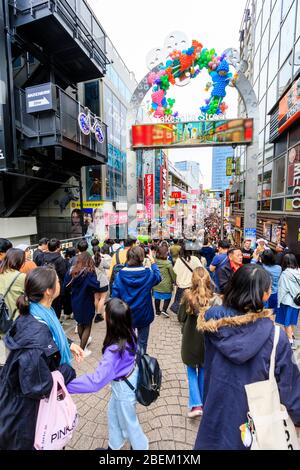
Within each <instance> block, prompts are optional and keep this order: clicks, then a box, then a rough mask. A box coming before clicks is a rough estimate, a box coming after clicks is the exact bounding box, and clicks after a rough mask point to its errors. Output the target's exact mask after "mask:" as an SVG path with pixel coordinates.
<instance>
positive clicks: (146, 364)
mask: <svg viewBox="0 0 300 470" xmlns="http://www.w3.org/2000/svg"><path fill="white" fill-rule="evenodd" d="M138 367H139V373H138V379H137V386H136V388H134V386H133V385H132V384H131V383H130V382H129V380H128V379H126V378H124V380H125V382H126V384H127V385H128V387H130V388H131V390H134V391H135V395H136V399H137V401H138V402H139V403H140V404H141V405H144V406H149V405H151V403H153V402H154V401H155V400H157V398H158V397H159V394H160V387H161V380H162V372H161V369H160V367H159V364H158V362H157V359H155V357H151V356H149V355H148V354H141V355H140V356H139V359H138Z"/></svg>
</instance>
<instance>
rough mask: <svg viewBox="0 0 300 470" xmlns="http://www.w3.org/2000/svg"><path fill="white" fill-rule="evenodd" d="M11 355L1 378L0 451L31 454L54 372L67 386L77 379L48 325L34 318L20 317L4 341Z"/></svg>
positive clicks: (29, 316) (30, 316)
mask: <svg viewBox="0 0 300 470" xmlns="http://www.w3.org/2000/svg"><path fill="white" fill-rule="evenodd" d="M4 342H5V346H6V348H7V349H8V350H9V351H10V354H9V356H8V358H7V361H6V363H5V365H4V367H3V369H2V371H1V375H0V450H32V449H33V444H34V435H35V426H36V420H37V414H38V409H39V404H40V400H41V398H44V397H45V396H46V397H47V396H49V394H50V392H51V389H52V385H53V380H52V375H51V372H52V371H54V370H59V371H60V372H61V373H62V375H63V376H64V379H65V383H66V384H67V383H69V382H70V381H71V380H73V379H74V378H75V377H76V374H75V371H74V369H72V367H70V366H69V365H68V364H62V365H60V352H59V350H58V348H57V345H56V343H55V342H54V340H53V338H52V334H51V332H50V330H49V328H48V326H47V325H45V324H44V323H41V322H39V321H38V320H36V319H35V318H34V317H33V316H32V315H26V316H20V317H18V318H17V320H16V321H15V322H14V324H13V326H12V327H11V329H10V330H9V332H8V333H7V335H6V336H5V338H4Z"/></svg>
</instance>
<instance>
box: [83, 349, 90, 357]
mask: <svg viewBox="0 0 300 470" xmlns="http://www.w3.org/2000/svg"><path fill="white" fill-rule="evenodd" d="M91 354H92V351H91V350H90V349H88V348H87V347H85V348H84V351H83V357H88V356H90V355H91Z"/></svg>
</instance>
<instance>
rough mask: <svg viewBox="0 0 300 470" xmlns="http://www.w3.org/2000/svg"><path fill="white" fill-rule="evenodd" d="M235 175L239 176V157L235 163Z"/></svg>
mask: <svg viewBox="0 0 300 470" xmlns="http://www.w3.org/2000/svg"><path fill="white" fill-rule="evenodd" d="M235 174H236V176H240V174H241V157H238V158H237V159H236V162H235Z"/></svg>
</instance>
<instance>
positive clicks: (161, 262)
mask: <svg viewBox="0 0 300 470" xmlns="http://www.w3.org/2000/svg"><path fill="white" fill-rule="evenodd" d="M168 254H169V250H168V247H167V246H166V245H160V246H159V247H158V249H157V252H156V257H155V262H156V264H157V267H158V269H159V272H160V275H161V278H162V280H161V282H160V283H159V284H157V285H156V286H154V287H153V297H154V303H155V312H156V315H163V316H164V317H166V318H169V314H168V308H169V305H170V302H171V298H172V292H173V285H174V282H175V280H176V274H175V273H174V270H173V266H172V263H171V261H170V260H168ZM162 300H163V301H164V303H163V309H162V310H160V304H161V301H162Z"/></svg>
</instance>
